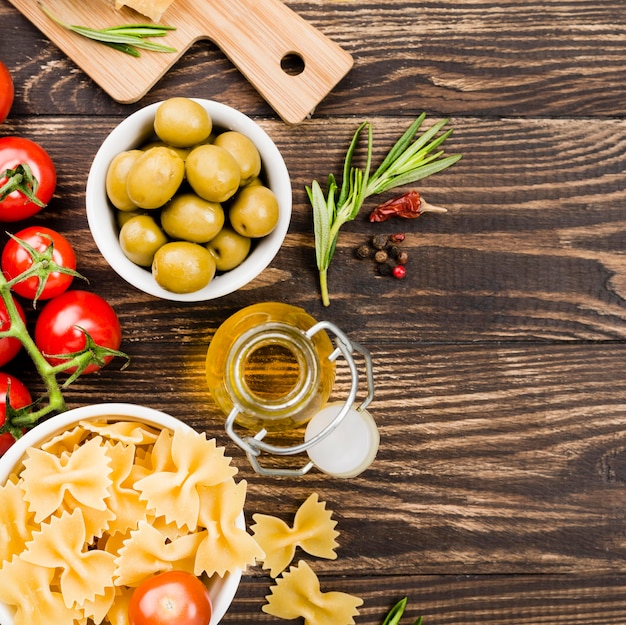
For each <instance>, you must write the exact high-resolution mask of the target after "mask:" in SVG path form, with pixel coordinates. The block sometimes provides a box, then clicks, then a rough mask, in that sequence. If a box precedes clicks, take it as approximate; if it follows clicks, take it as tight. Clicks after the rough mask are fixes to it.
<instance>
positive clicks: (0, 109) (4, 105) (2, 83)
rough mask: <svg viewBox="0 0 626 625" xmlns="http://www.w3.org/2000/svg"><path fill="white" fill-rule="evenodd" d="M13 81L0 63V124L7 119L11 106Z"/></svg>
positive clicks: (4, 66)
mask: <svg viewBox="0 0 626 625" xmlns="http://www.w3.org/2000/svg"><path fill="white" fill-rule="evenodd" d="M14 95H15V91H14V89H13V79H12V78H11V74H10V73H9V70H8V69H7V66H6V65H5V64H4V63H3V62H2V61H0V124H1V123H2V122H3V121H4V120H5V119H6V118H7V115H8V114H9V111H10V110H11V106H13V96H14Z"/></svg>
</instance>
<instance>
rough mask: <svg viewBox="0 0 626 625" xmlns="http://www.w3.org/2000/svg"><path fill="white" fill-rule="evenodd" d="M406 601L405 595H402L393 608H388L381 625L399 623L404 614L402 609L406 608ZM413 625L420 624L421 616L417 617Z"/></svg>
mask: <svg viewBox="0 0 626 625" xmlns="http://www.w3.org/2000/svg"><path fill="white" fill-rule="evenodd" d="M407 601H408V598H407V597H404V599H400V601H398V603H396V604H395V605H394V606H393V608H391V610H389V612H388V613H387V616H386V617H385V620H384V621H383V625H398V623H400V619H401V618H402V616H403V614H404V611H405V610H406V604H407ZM413 625H422V617H421V616H420V617H418V619H417V620H416V621H415V622H414V623H413Z"/></svg>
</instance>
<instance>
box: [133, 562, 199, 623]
mask: <svg viewBox="0 0 626 625" xmlns="http://www.w3.org/2000/svg"><path fill="white" fill-rule="evenodd" d="M128 619H129V623H130V625H208V623H209V621H210V620H211V598H210V597H209V591H208V590H207V588H206V586H205V585H204V584H203V583H202V582H201V581H200V580H199V579H198V578H197V577H196V576H195V575H192V574H191V573H186V572H185V571H168V572H166V573H160V574H159V575H155V576H154V577H150V578H148V579H147V580H145V581H144V582H142V583H141V584H139V586H137V588H135V590H134V592H133V594H132V595H131V598H130V603H129V605H128Z"/></svg>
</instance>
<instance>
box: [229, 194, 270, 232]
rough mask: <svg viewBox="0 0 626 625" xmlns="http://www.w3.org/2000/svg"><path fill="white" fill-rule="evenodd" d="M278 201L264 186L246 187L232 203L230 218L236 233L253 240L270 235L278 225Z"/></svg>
mask: <svg viewBox="0 0 626 625" xmlns="http://www.w3.org/2000/svg"><path fill="white" fill-rule="evenodd" d="M278 215H279V209H278V200H277V199H276V196H275V195H274V193H273V192H272V190H271V189H268V188H267V187H265V186H262V185H255V186H252V187H244V188H243V189H242V190H241V191H240V192H239V193H238V194H237V197H236V198H235V200H234V202H233V203H232V205H231V207H230V210H229V213H228V216H229V219H230V223H231V225H232V227H233V228H234V229H235V231H236V232H238V233H239V234H241V235H243V236H245V237H251V238H253V239H255V238H258V237H264V236H266V235H268V234H269V233H270V232H271V231H272V230H274V228H275V227H276V224H278Z"/></svg>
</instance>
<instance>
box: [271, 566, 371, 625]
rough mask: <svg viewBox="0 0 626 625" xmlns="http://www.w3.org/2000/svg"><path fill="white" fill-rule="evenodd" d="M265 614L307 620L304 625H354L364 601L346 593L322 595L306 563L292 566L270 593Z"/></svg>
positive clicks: (316, 580)
mask: <svg viewBox="0 0 626 625" xmlns="http://www.w3.org/2000/svg"><path fill="white" fill-rule="evenodd" d="M270 590H271V592H272V594H271V595H268V596H267V597H265V598H266V599H267V603H266V604H265V605H264V606H263V607H262V608H261V609H262V610H263V612H266V613H267V614H271V615H272V616H277V617H278V618H282V619H287V620H291V619H296V618H299V617H302V618H304V624H305V625H353V624H354V617H355V616H357V615H358V614H359V611H358V610H357V608H358V607H359V606H360V605H362V604H363V600H362V599H360V598H359V597H354V596H353V595H349V594H347V593H344V592H336V591H334V592H322V591H321V590H320V582H319V579H318V577H317V575H316V574H315V572H314V571H313V570H312V569H311V567H310V566H309V565H308V564H307V563H306V562H304V561H300V562H299V563H298V565H297V566H292V567H291V568H290V569H289V571H288V572H287V573H284V574H283V576H282V577H281V578H279V579H278V580H277V581H276V585H275V586H272V588H271V589H270Z"/></svg>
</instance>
